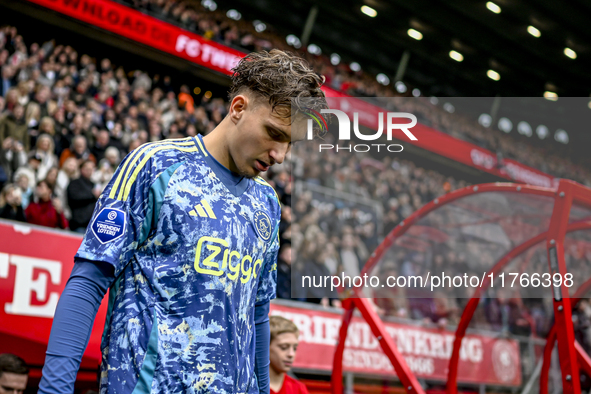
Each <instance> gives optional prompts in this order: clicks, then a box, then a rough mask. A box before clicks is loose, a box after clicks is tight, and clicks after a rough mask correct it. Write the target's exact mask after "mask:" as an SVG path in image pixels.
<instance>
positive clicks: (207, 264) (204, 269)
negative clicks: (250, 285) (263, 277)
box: [195, 236, 263, 283]
mask: <svg viewBox="0 0 591 394" xmlns="http://www.w3.org/2000/svg"><path fill="white" fill-rule="evenodd" d="M204 246H205V249H207V250H208V251H210V252H211V253H210V254H209V255H207V256H205V257H204V258H203V259H202V258H201V255H202V252H203V251H204ZM222 250H223V254H222V256H223V257H222V256H220V254H221V253H222ZM218 256H219V257H218ZM220 257H221V261H220ZM233 260H234V261H235V263H233ZM262 265H263V260H261V259H257V260H256V261H255V262H254V264H253V263H252V256H250V255H246V256H242V255H241V254H240V252H237V251H235V250H230V249H229V248H228V242H227V241H226V240H223V239H220V238H214V237H208V236H203V237H201V238H199V241H197V253H196V254H195V270H196V271H197V272H199V273H200V274H206V275H213V276H221V275H223V274H224V273H225V274H226V275H227V276H228V278H229V279H230V280H233V281H236V280H238V277H240V282H242V283H246V282H248V281H249V280H250V279H251V277H254V278H255V279H256V277H257V272H258V271H257V270H259V269H260V268H261V266H262Z"/></svg>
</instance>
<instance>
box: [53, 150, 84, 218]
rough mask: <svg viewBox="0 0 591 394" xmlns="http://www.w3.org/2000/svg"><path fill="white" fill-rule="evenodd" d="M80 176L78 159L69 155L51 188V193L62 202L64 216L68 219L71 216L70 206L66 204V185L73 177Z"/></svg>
mask: <svg viewBox="0 0 591 394" xmlns="http://www.w3.org/2000/svg"><path fill="white" fill-rule="evenodd" d="M79 176H80V171H79V168H78V160H76V159H75V158H73V157H70V158H69V159H67V160H66V161H65V162H64V165H63V166H62V168H61V169H60V170H59V171H58V173H57V179H56V182H55V187H54V189H53V193H54V194H55V196H56V197H57V198H59V199H60V201H61V203H62V207H64V214H65V215H66V218H67V219H68V220H69V219H71V218H72V212H71V211H70V206H69V204H68V193H67V190H68V186H69V185H70V182H71V181H72V180H73V179H76V178H78V177H79Z"/></svg>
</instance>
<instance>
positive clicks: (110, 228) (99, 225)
mask: <svg viewBox="0 0 591 394" xmlns="http://www.w3.org/2000/svg"><path fill="white" fill-rule="evenodd" d="M91 229H92V232H93V233H94V236H95V237H96V238H97V239H98V240H99V241H100V242H101V243H103V244H106V243H107V242H111V241H114V240H116V239H117V238H120V237H121V236H122V235H123V233H124V232H125V212H123V211H120V210H118V209H114V208H103V209H102V210H101V211H100V212H99V214H98V215H97V216H96V218H95V219H94V221H93V222H92V224H91Z"/></svg>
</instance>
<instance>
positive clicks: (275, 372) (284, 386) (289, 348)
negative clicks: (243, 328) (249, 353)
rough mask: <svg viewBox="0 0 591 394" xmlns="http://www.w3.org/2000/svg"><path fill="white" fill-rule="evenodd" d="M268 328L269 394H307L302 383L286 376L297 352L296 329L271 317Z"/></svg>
mask: <svg viewBox="0 0 591 394" xmlns="http://www.w3.org/2000/svg"><path fill="white" fill-rule="evenodd" d="M269 326H270V327H271V344H270V346H269V350H270V351H269V354H270V357H269V358H270V361H271V365H270V368H269V377H270V380H271V394H308V389H306V386H304V384H303V383H300V382H298V381H297V380H295V379H294V378H292V377H291V376H289V375H288V374H287V373H288V372H289V371H290V369H291V368H292V366H293V363H294V361H295V357H296V352H297V350H298V344H299V338H298V337H299V335H300V332H299V330H298V327H297V326H296V325H295V324H294V323H293V322H292V321H291V320H287V319H286V318H284V317H281V316H271V317H270V318H269Z"/></svg>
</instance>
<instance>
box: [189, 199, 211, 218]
mask: <svg viewBox="0 0 591 394" xmlns="http://www.w3.org/2000/svg"><path fill="white" fill-rule="evenodd" d="M189 215H191V216H201V217H202V218H210V219H217V217H216V216H215V213H213V209H211V206H209V204H208V203H207V201H205V200H201V204H197V205H195V209H192V210H191V211H189Z"/></svg>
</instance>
